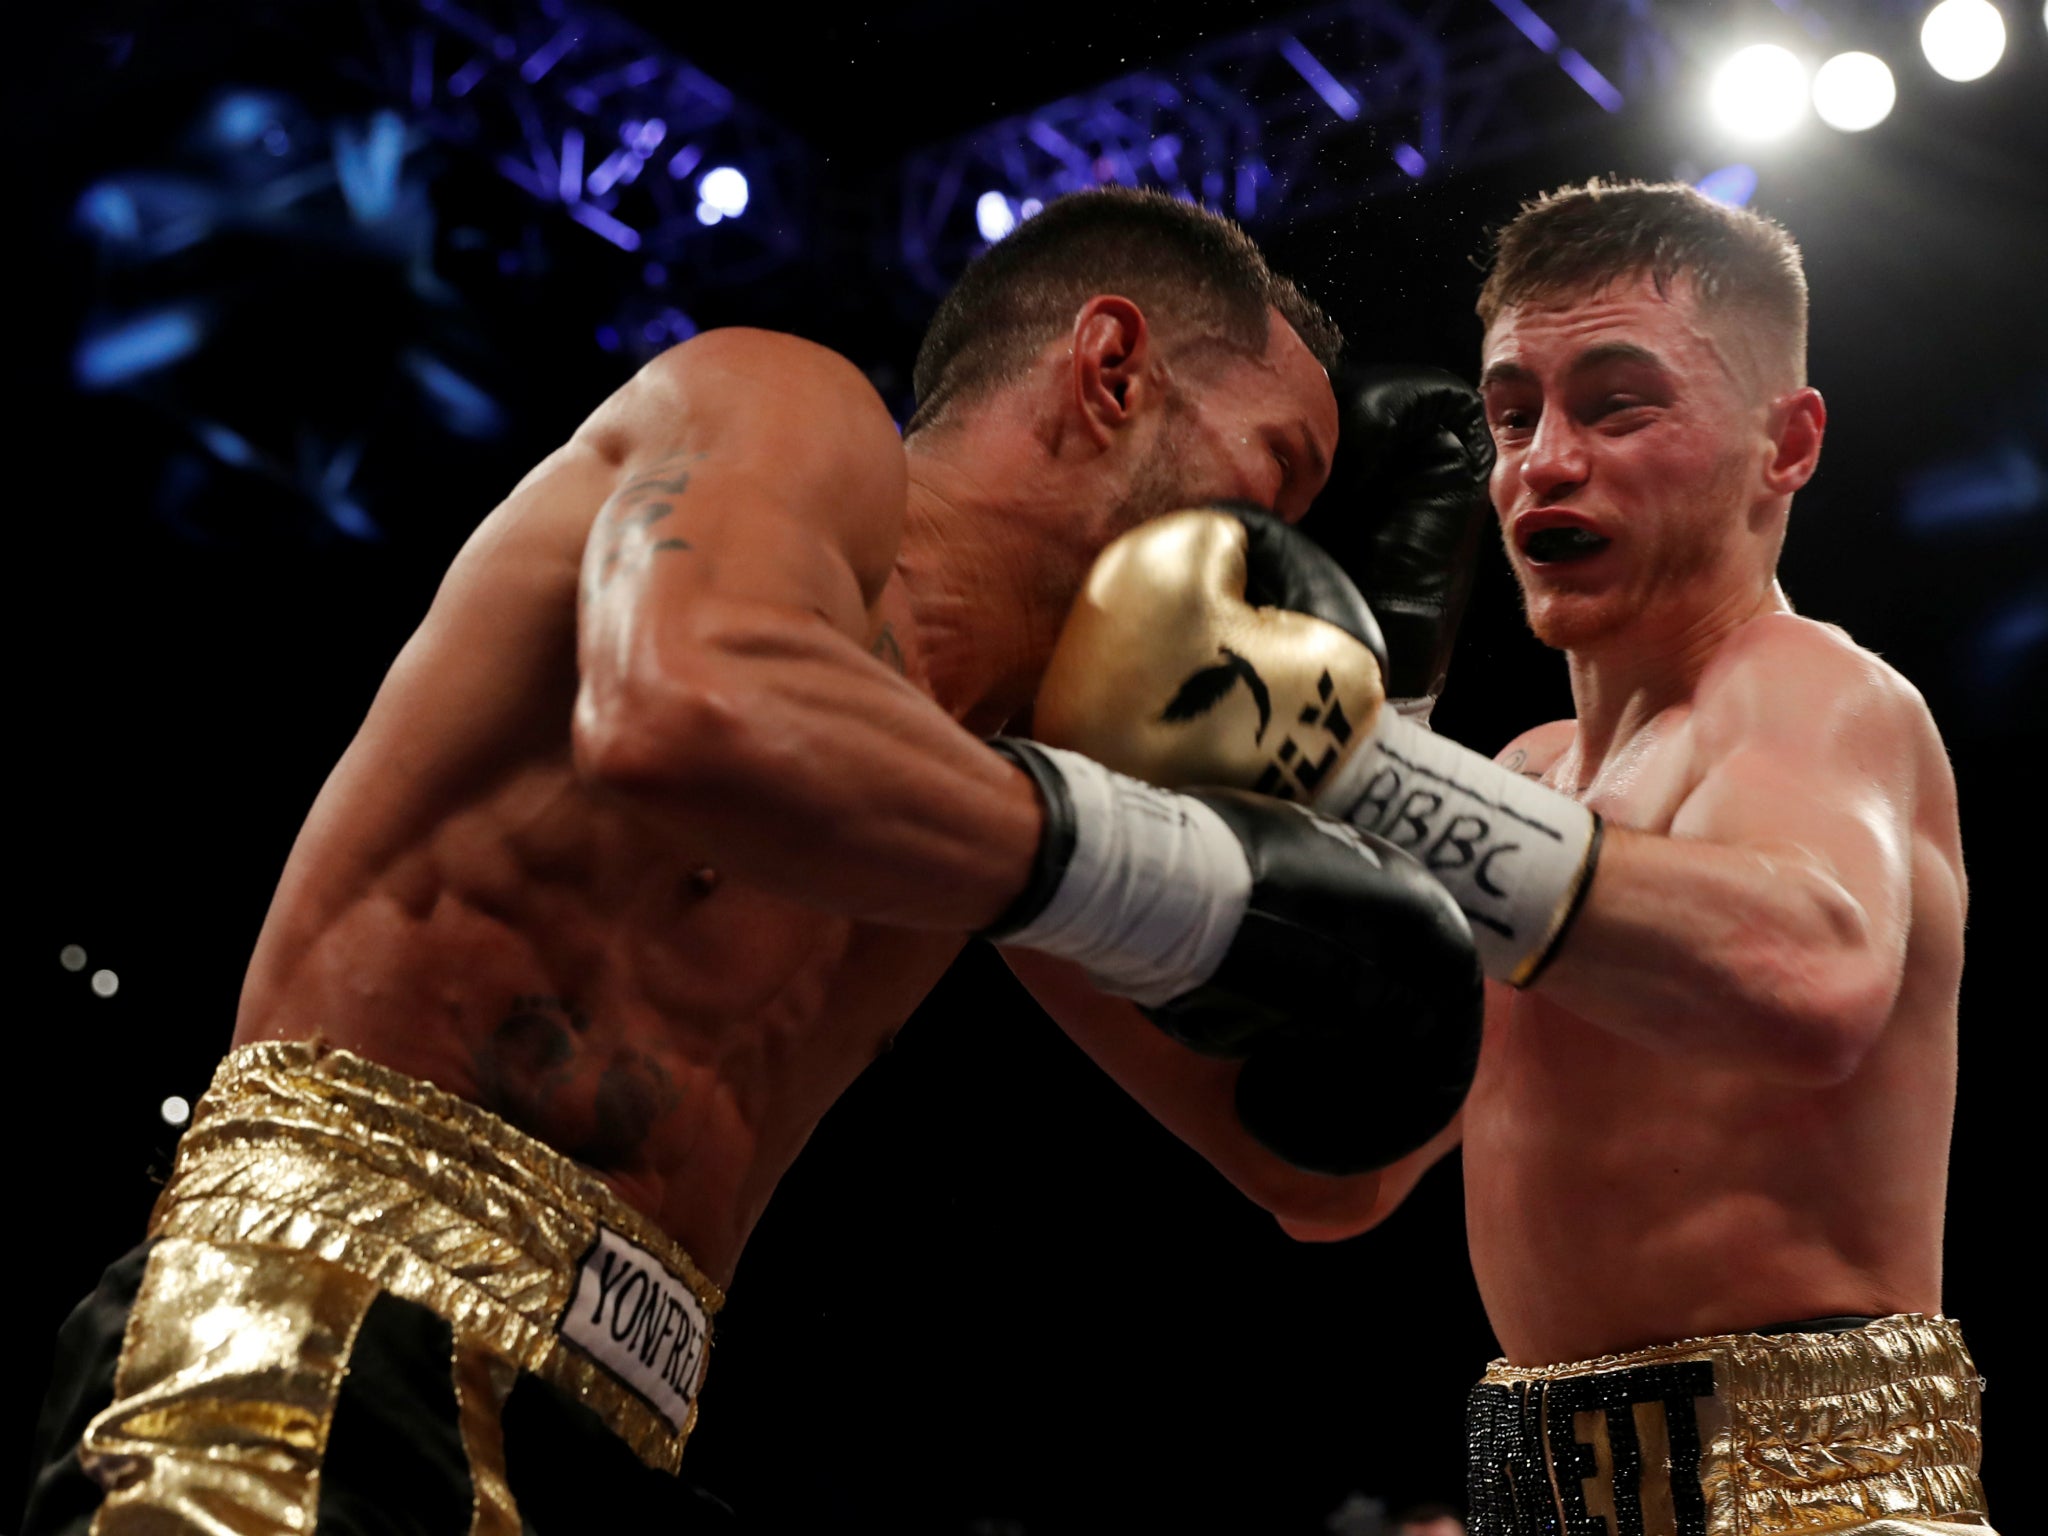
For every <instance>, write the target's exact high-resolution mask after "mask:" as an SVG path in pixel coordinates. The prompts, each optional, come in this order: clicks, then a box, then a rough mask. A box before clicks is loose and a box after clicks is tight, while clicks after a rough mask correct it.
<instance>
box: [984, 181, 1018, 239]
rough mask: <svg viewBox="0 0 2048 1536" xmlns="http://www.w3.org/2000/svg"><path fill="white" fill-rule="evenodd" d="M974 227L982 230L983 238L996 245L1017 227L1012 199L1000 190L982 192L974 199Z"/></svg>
mask: <svg viewBox="0 0 2048 1536" xmlns="http://www.w3.org/2000/svg"><path fill="white" fill-rule="evenodd" d="M974 227H975V228H977V229H979V230H980V231H981V238H982V239H984V240H986V241H987V242H988V243H989V244H990V245H994V244H995V243H996V242H997V241H998V240H1000V239H1002V238H1003V236H1005V235H1007V234H1008V233H1009V232H1010V231H1011V230H1013V229H1015V228H1016V227H1017V215H1016V214H1014V213H1012V212H1011V211H1010V200H1009V199H1008V198H1007V197H1005V196H1003V194H1002V193H1000V192H984V193H982V194H981V196H980V197H977V198H976V199H975V200H974Z"/></svg>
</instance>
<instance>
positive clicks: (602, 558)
mask: <svg viewBox="0 0 2048 1536" xmlns="http://www.w3.org/2000/svg"><path fill="white" fill-rule="evenodd" d="M704 457H705V455H704V454H702V453H678V454H671V455H670V456H669V457H668V458H666V459H663V460H661V461H660V462H659V463H658V464H656V465H655V466H654V468H653V469H651V470H650V471H648V472H647V473H646V474H644V475H641V476H640V477H639V478H638V479H636V480H634V481H633V482H632V483H631V484H630V485H627V486H624V487H623V488H621V489H620V490H618V491H616V492H614V493H613V495H612V497H611V499H610V500H609V501H607V502H606V503H605V504H604V508H603V510H602V511H600V512H599V513H598V514H597V526H596V528H595V529H594V530H593V531H592V535H591V542H592V546H593V547H592V552H591V554H589V555H587V556H586V557H585V564H584V568H585V571H586V573H587V585H588V589H589V591H590V592H591V593H592V594H595V593H596V591H597V590H598V589H599V588H601V587H605V586H608V585H610V583H611V582H612V580H613V579H614V578H615V577H618V576H620V575H628V576H630V575H636V574H638V573H639V572H641V571H643V570H645V569H646V568H647V567H648V565H649V564H650V563H652V561H653V559H654V557H655V556H656V555H662V554H668V553H670V552H672V551H676V550H686V549H688V548H690V541H689V540H688V539H680V538H673V537H670V538H661V537H657V536H656V535H655V533H654V531H653V530H654V525H655V524H656V523H658V522H660V521H661V520H662V519H663V518H665V517H667V516H669V514H671V513H672V512H674V511H675V509H676V507H675V498H680V497H681V496H682V494H683V493H684V492H685V491H687V490H688V489H689V488H690V466H691V465H692V464H695V463H696V462H697V461H699V460H700V459H702V458H704Z"/></svg>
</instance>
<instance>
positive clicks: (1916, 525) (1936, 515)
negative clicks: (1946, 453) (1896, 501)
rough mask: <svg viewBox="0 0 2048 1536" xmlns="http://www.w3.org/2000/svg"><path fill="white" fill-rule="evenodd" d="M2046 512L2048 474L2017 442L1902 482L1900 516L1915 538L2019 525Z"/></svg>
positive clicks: (1927, 471)
mask: <svg viewBox="0 0 2048 1536" xmlns="http://www.w3.org/2000/svg"><path fill="white" fill-rule="evenodd" d="M2044 510H2048V470H2044V469H2043V468H2042V465H2041V463H2040V461H2039V460H2038V459H2036V458H2035V457H2034V455H2033V454H2032V453H2031V452H2029V451H2028V450H2027V449H2026V448H2024V447H2022V446H2021V445H2020V444H2019V443H2017V442H2012V441H2008V442H2003V443H2000V444H1998V445H1996V446H1995V447H1993V448H1991V449H1990V450H1989V451H1987V452H1985V453H1981V454H1977V455H1975V456H1973V457H1971V458H1967V459H1952V460H1950V461H1949V462H1947V463H1945V464H1935V465H1931V466H1929V467H1928V468H1926V469H1924V470H1921V471H1920V472H1919V473H1918V474H1916V475H1914V476H1913V477H1912V478H1911V479H1909V480H1908V481H1907V482H1906V487H1905V496H1904V504H1903V506H1902V508H1901V515H1902V518H1903V520H1904V522H1905V524H1906V526H1907V527H1908V528H1910V529H1912V530H1913V531H1914V532H1915V533H1921V534H1931V533H1946V532H1948V531H1950V530H1952V529H1956V528H1961V527H1965V526H1970V527H1984V526H1990V525H1995V524H1999V523H2009V522H2017V521H2019V520H2020V519H2022V518H2025V517H2029V516H2038V515H2039V514H2040V513H2041V512H2042V511H2044Z"/></svg>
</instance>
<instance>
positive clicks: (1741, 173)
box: [1693, 163, 1756, 208]
mask: <svg viewBox="0 0 2048 1536" xmlns="http://www.w3.org/2000/svg"><path fill="white" fill-rule="evenodd" d="M1693 185H1694V186H1695V187H1697V188H1698V189H1699V190H1700V191H1702V192H1704V193H1705V194H1706V195H1707V196H1708V197H1711V198H1712V199H1713V200H1714V201H1715V202H1717V203H1726V204H1727V205H1728V206H1729V207H1730V208H1747V207H1748V206H1749V200H1750V199H1751V198H1752V197H1755V196H1756V167H1755V166H1753V165H1742V164H1739V163H1738V164H1735V165H1724V166H1722V167H1721V169H1719V170H1718V171H1709V172H1707V174H1706V175H1704V176H1702V177H1701V178H1700V179H1699V180H1698V181H1696V182H1694V183H1693Z"/></svg>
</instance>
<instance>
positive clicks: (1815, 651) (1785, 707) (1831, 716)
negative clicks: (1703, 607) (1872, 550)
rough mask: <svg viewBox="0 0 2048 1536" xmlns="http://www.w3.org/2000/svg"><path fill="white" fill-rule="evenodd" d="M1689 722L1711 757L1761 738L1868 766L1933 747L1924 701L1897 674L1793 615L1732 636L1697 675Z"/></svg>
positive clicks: (1831, 630)
mask: <svg viewBox="0 0 2048 1536" xmlns="http://www.w3.org/2000/svg"><path fill="white" fill-rule="evenodd" d="M1692 718H1693V730H1694V733H1695V739H1696V740H1697V741H1698V743H1699V745H1700V746H1701V747H1702V748H1703V749H1705V750H1706V751H1707V753H1708V754H1709V755H1710V756H1718V755H1721V754H1723V753H1726V752H1729V751H1736V750H1741V749H1742V748H1744V747H1745V746H1748V745H1750V744H1753V743H1758V742H1768V741H1778V742H1786V743H1790V742H1794V741H1800V742H1806V743H1810V744H1811V745H1812V746H1813V747H1814V748H1815V749H1816V750H1825V751H1828V752H1830V753H1845V754H1848V755H1851V756H1854V757H1857V758H1859V759H1866V760H1867V759H1870V758H1871V757H1872V756H1873V755H1875V756H1878V757H1883V758H1891V759H1896V758H1898V757H1899V756H1900V755H1901V754H1902V753H1910V752H1913V750H1914V749H1917V748H1921V747H1929V746H1931V747H1933V748H1935V749H1936V750H1937V751H1938V750H1939V748H1940V736H1939V734H1938V732H1937V731H1936V730H1935V726H1934V719H1933V716H1932V715H1931V714H1929V712H1928V709H1927V702H1926V700H1925V699H1923V698H1922V697H1921V695H1920V690H1919V689H1917V688H1915V687H1914V686H1913V685H1912V683H1911V682H1909V681H1907V679H1906V678H1905V677H1904V675H1902V674H1901V673H1900V672H1899V671H1898V669H1897V668H1895V667H1893V666H1891V665H1890V664H1889V663H1888V662H1886V661H1885V660H1884V659H1883V658H1882V657H1880V656H1879V655H1877V653H1876V652H1874V651H1869V650H1866V649H1864V648H1863V647H1862V646H1860V645H1858V644H1857V643H1856V642H1855V640H1853V639H1852V638H1851V637H1850V636H1849V634H1848V632H1847V631H1846V630H1843V629H1841V628H1840V627H1839V626H1837V625H1833V624H1823V623H1818V622H1816V621H1815V620H1812V619H1807V618H1802V617H1800V616H1799V615H1797V614H1791V613H1772V614H1765V615H1763V616H1762V617H1759V618H1756V619H1752V620H1750V622H1749V623H1747V624H1745V625H1743V626H1742V627H1741V628H1740V629H1738V630H1737V631H1735V633H1734V634H1733V635H1731V636H1730V637H1729V639H1728V640H1727V642H1726V643H1725V644H1723V646H1722V648H1721V650H1720V651H1719V652H1718V653H1717V654H1716V655H1715V657H1714V659H1713V661H1712V662H1711V663H1709V665H1708V667H1707V670H1706V671H1705V672H1704V673H1703V674H1701V677H1700V682H1699V687H1698V690H1697V691H1696V693H1695V695H1694V699H1693V717H1692ZM1873 766H1874V765H1873Z"/></svg>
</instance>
